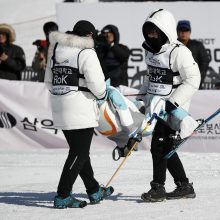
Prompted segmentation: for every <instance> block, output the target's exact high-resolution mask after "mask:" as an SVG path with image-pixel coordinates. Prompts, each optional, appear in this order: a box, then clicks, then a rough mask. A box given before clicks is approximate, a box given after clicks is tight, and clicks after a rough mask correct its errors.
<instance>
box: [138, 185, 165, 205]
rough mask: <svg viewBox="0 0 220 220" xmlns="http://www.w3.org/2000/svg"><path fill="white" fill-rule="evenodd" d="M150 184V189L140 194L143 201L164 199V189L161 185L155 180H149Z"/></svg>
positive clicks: (160, 200)
mask: <svg viewBox="0 0 220 220" xmlns="http://www.w3.org/2000/svg"><path fill="white" fill-rule="evenodd" d="M150 185H151V189H150V190H149V191H148V192H147V193H143V194H142V195H141V198H142V199H143V200H144V201H145V202H162V201H163V200H164V199H166V191H165V188H164V186H163V185H161V184H159V183H155V182H151V183H150Z"/></svg>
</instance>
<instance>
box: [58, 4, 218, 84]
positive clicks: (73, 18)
mask: <svg viewBox="0 0 220 220" xmlns="http://www.w3.org/2000/svg"><path fill="white" fill-rule="evenodd" d="M159 8H164V9H167V10H169V11H171V12H172V13H173V15H174V16H175V18H176V20H177V21H178V20H183V19H187V20H190V22H191V26H192V35H191V37H192V38H193V39H197V40H200V41H202V42H203V43H204V46H205V47H206V49H207V51H208V53H209V55H210V59H211V62H210V65H209V70H208V72H207V75H208V76H209V77H207V79H206V82H211V81H215V80H216V78H218V79H219V80H220V38H219V36H220V28H218V27H219V20H220V13H219V8H220V2H136V3H135V2H132V3H115V2H114V3H93V4H82V3H72V4H71V3H69V4H68V3H60V4H58V5H57V21H58V24H59V28H60V30H61V31H64V32H65V31H67V30H72V28H73V26H74V24H75V23H76V22H77V21H78V20H81V19H83V20H85V19H87V20H89V21H91V22H93V23H94V25H95V27H96V28H97V29H98V30H101V29H102V28H103V27H104V26H105V25H107V24H114V25H116V26H117V27H118V28H119V32H120V42H121V43H123V44H126V45H127V46H128V47H129V48H130V49H131V56H130V59H129V76H130V77H133V76H135V75H136V74H137V75H139V77H136V78H133V79H131V80H130V85H132V86H133V87H134V86H138V85H140V83H141V82H140V81H142V80H143V77H144V72H143V71H144V70H145V69H146V68H145V63H144V50H143V48H142V46H141V45H142V43H143V41H144V38H143V36H142V25H143V23H144V21H145V19H146V18H147V16H148V14H149V13H150V12H151V11H153V10H155V9H159ZM132 80H133V81H132Z"/></svg>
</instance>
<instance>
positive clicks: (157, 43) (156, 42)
mask: <svg viewBox="0 0 220 220" xmlns="http://www.w3.org/2000/svg"><path fill="white" fill-rule="evenodd" d="M153 30H154V31H156V32H157V34H158V38H150V37H148V34H149V33H151V32H152V31H153ZM142 31H143V35H144V38H145V41H146V43H147V44H148V46H149V47H150V48H151V49H152V51H153V52H155V53H158V52H159V51H160V49H161V47H162V46H163V45H164V44H165V43H166V42H167V40H168V38H167V36H166V35H165V34H164V33H163V31H161V30H160V29H159V28H158V27H157V26H156V25H155V24H153V23H151V22H146V23H144V25H143V28H142Z"/></svg>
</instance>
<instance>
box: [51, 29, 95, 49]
mask: <svg viewBox="0 0 220 220" xmlns="http://www.w3.org/2000/svg"><path fill="white" fill-rule="evenodd" d="M49 39H50V45H51V46H54V45H55V44H56V43H57V42H59V45H62V46H67V47H76V48H79V49H86V48H93V47H94V40H93V39H92V38H90V37H80V36H77V35H74V34H66V33H61V32H57V31H54V32H51V34H50V36H49Z"/></svg>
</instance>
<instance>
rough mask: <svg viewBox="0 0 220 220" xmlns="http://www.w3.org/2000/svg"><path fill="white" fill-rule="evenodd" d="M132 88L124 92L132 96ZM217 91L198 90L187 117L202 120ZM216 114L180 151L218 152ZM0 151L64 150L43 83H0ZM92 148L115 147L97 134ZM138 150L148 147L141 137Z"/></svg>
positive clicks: (215, 106)
mask: <svg viewBox="0 0 220 220" xmlns="http://www.w3.org/2000/svg"><path fill="white" fill-rule="evenodd" d="M135 92H136V91H135V90H134V89H130V88H127V89H124V93H125V94H131V93H132V94H134V93H135ZM219 106H220V105H219V91H217V90H216V91H215V90H212V91H199V92H198V93H197V94H196V95H195V96H194V99H193V101H192V106H191V111H190V112H191V114H192V116H194V117H195V118H206V117H207V116H209V115H210V114H211V113H213V112H214V111H215V110H216V109H218V108H219ZM219 119H220V115H219V116H217V117H216V118H214V119H213V120H212V121H211V122H210V123H208V124H207V125H205V126H204V127H203V128H202V129H201V130H200V131H199V133H198V134H197V135H195V136H194V137H192V138H191V139H190V140H189V141H188V142H186V143H185V144H184V146H183V147H182V148H181V150H184V151H203V152H215V151H216V152H220V120H219ZM0 143H1V148H0V151H4V150H6V149H7V150H10V149H11V150H21V151H22V150H25V149H27V148H28V149H30V148H33V149H43V148H62V147H67V144H66V141H65V139H64V136H63V134H62V131H60V130H57V129H55V128H54V126H53V120H52V114H51V107H50V101H49V92H48V91H47V89H46V86H45V85H44V84H43V83H36V82H24V81H8V80H0ZM92 147H103V148H105V147H112V149H113V147H115V143H114V142H112V141H110V140H108V139H107V138H106V137H104V136H102V135H100V134H99V133H97V136H96V135H94V139H93V143H92ZM140 147H141V148H144V149H149V148H150V138H144V140H143V141H142V142H141V144H140Z"/></svg>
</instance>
